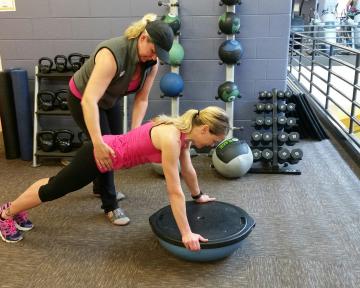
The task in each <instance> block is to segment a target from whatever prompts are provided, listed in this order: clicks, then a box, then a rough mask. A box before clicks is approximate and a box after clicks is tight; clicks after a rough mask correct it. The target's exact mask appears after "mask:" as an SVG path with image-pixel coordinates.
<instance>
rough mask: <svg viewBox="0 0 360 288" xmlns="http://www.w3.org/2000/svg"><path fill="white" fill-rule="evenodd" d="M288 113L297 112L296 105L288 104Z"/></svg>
mask: <svg viewBox="0 0 360 288" xmlns="http://www.w3.org/2000/svg"><path fill="white" fill-rule="evenodd" d="M286 111H287V112H293V111H295V104H294V103H288V104H287V105H286Z"/></svg>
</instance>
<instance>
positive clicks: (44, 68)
mask: <svg viewBox="0 0 360 288" xmlns="http://www.w3.org/2000/svg"><path fill="white" fill-rule="evenodd" d="M38 64H39V70H40V73H44V74H47V73H50V72H51V68H52V66H53V65H54V63H53V61H52V60H51V59H50V58H49V57H41V58H40V59H39V62H38Z"/></svg>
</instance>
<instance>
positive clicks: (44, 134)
mask: <svg viewBox="0 0 360 288" xmlns="http://www.w3.org/2000/svg"><path fill="white" fill-rule="evenodd" d="M37 142H38V144H39V146H40V149H41V150H42V151H44V152H51V151H53V150H54V149H55V131H53V130H43V131H40V132H38V133H37Z"/></svg>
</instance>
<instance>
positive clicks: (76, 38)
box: [0, 0, 291, 137]
mask: <svg viewBox="0 0 360 288" xmlns="http://www.w3.org/2000/svg"><path fill="white" fill-rule="evenodd" d="M179 1H180V5H181V7H180V16H181V20H182V28H181V38H180V42H181V44H182V45H183V46H184V49H185V60H184V62H183V65H182V66H181V69H180V73H181V75H182V77H183V79H184V81H185V91H184V96H183V97H182V98H181V100H180V102H181V106H180V109H181V112H183V111H185V110H186V109H188V108H192V107H194V108H202V107H205V106H208V105H218V106H222V107H224V103H222V102H221V101H219V100H215V95H216V93H217V87H218V85H219V84H221V83H222V82H223V81H225V66H224V65H222V66H220V65H219V64H218V61H219V60H218V47H219V46H220V44H221V43H222V41H224V39H225V35H218V34H217V31H218V24H217V23H218V17H219V16H220V15H221V14H222V13H223V12H224V11H225V7H224V6H222V7H221V6H219V5H218V2H219V1H218V0H196V1H194V0H179ZM242 2H243V3H242V5H240V6H237V8H236V9H237V14H238V15H239V16H240V20H241V32H240V34H239V35H238V36H237V38H238V39H239V40H240V41H241V43H242V45H243V47H244V49H245V53H244V56H243V59H242V64H241V65H240V66H238V67H236V72H235V73H236V74H235V75H236V76H235V79H236V80H235V81H236V83H237V84H238V86H239V88H240V90H241V93H242V95H243V97H242V98H241V99H239V100H237V102H236V104H235V113H234V117H235V125H236V126H244V127H245V132H242V134H240V135H239V136H241V137H245V136H246V134H248V133H247V132H246V131H248V130H249V129H251V128H250V126H251V120H252V119H253V118H254V112H253V105H254V103H255V102H256V96H257V92H258V91H259V90H264V89H271V88H277V89H285V87H286V66H287V51H288V48H287V47H288V41H289V39H288V37H289V36H288V35H289V27H290V13H291V0H271V1H269V0H243V1H242ZM16 8H17V11H16V12H0V27H1V29H0V55H1V57H2V60H3V61H2V62H3V66H4V67H5V68H14V67H22V68H25V69H27V71H28V73H29V81H30V87H33V79H34V65H36V63H37V60H38V59H39V58H40V57H42V56H48V57H52V58H53V57H54V56H55V55H56V54H65V55H68V54H70V53H72V52H81V53H91V51H92V50H93V48H94V47H95V45H96V44H97V43H98V42H100V41H102V40H104V39H107V38H111V37H115V36H118V35H121V34H122V32H123V31H124V29H125V28H126V27H127V26H128V25H129V24H130V23H131V22H133V21H135V20H137V19H139V18H140V17H142V16H143V15H144V14H145V13H148V12H154V13H157V14H159V15H162V14H164V13H165V12H166V8H164V7H158V5H157V1H156V0H105V1H101V0H76V1H74V0H61V1H59V0H31V1H29V0H17V1H16ZM168 71H169V67H168V66H162V67H161V68H160V73H159V75H158V77H157V79H156V83H155V85H154V87H153V89H152V91H151V95H150V103H149V104H150V105H149V110H148V113H147V116H146V117H147V118H150V117H151V116H153V115H156V114H159V113H170V101H169V100H168V99H160V97H159V95H160V90H159V81H160V79H161V76H162V75H163V74H164V73H166V72H168ZM130 98H132V97H130Z"/></svg>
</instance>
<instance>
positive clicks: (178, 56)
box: [169, 41, 184, 66]
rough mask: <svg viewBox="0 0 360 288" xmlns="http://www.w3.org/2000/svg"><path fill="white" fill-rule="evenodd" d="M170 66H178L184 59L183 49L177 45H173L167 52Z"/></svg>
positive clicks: (175, 43) (176, 43)
mask: <svg viewBox="0 0 360 288" xmlns="http://www.w3.org/2000/svg"><path fill="white" fill-rule="evenodd" d="M169 59H170V61H169V62H170V65H173V66H179V65H180V64H181V62H182V61H183V59H184V48H183V47H182V46H181V45H180V44H179V43H178V42H175V41H174V43H173V45H172V47H171V49H170V51H169Z"/></svg>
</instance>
